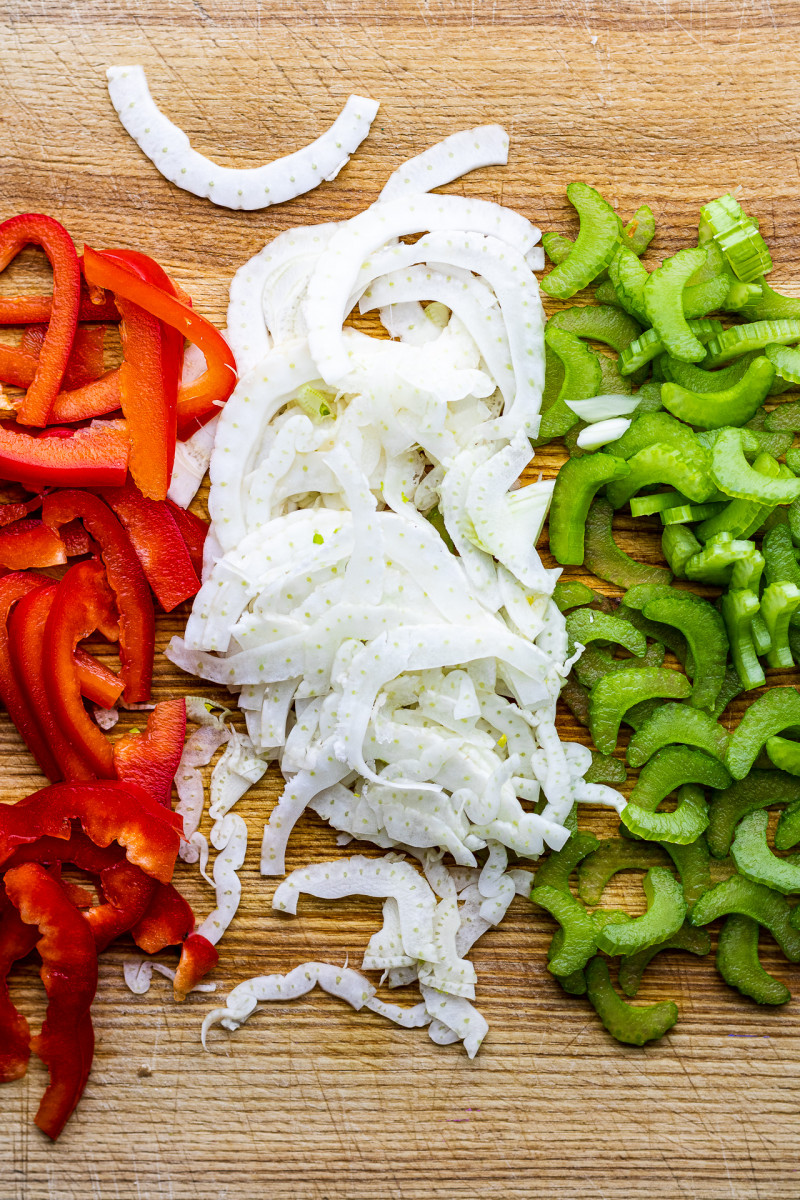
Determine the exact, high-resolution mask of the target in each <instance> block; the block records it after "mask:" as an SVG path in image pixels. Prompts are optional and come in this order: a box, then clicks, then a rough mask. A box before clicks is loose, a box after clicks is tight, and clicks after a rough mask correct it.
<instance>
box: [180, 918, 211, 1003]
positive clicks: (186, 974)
mask: <svg viewBox="0 0 800 1200" xmlns="http://www.w3.org/2000/svg"><path fill="white" fill-rule="evenodd" d="M218 962H219V952H218V950H217V947H216V946H213V945H212V944H211V942H210V941H209V940H208V938H206V937H203V935H202V933H190V934H189V936H188V937H187V939H186V941H185V942H184V943H183V946H182V947H181V958H180V962H179V963H178V969H177V971H176V972H175V979H174V980H173V983H172V986H173V988H174V991H175V999H176V1000H185V999H186V996H187V994H188V993H189V992H190V991H191V990H192V988H193V987H194V986H195V985H196V984H198V983H199V982H200V980H201V979H203V977H204V976H206V975H207V974H208V973H209V971H213V969H214V967H215V966H216V965H217V963H218Z"/></svg>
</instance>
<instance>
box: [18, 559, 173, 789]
mask: <svg viewBox="0 0 800 1200" xmlns="http://www.w3.org/2000/svg"><path fill="white" fill-rule="evenodd" d="M0 582H2V581H0ZM185 740H186V701H185V700H184V699H183V697H181V698H180V699H175V700H162V701H161V703H160V704H157V705H156V706H155V708H154V709H153V711H152V712H151V713H150V716H149V717H148V718H147V729H146V730H145V731H144V733H126V734H124V736H123V737H121V738H119V739H118V741H116V742H115V743H114V766H115V768H116V772H117V778H118V779H121V780H122V781H123V782H124V783H135V784H137V785H138V786H139V787H140V788H142V789H143V790H144V791H145V792H148V793H149V795H151V796H152V797H153V799H154V800H157V801H158V803H159V804H163V805H164V806H165V807H166V808H170V807H171V802H172V781H173V780H174V778H175V772H176V771H177V769H178V763H179V762H180V760H181V755H182V754H183V743H184V741H185Z"/></svg>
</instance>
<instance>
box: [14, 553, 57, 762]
mask: <svg viewBox="0 0 800 1200" xmlns="http://www.w3.org/2000/svg"><path fill="white" fill-rule="evenodd" d="M46 586H47V587H49V588H51V589H53V588H54V586H55V585H54V583H53V582H52V581H51V580H50V579H49V578H48V576H47V575H37V574H36V573H35V572H33V571H15V572H13V573H12V574H9V575H4V576H3V578H2V579H0V700H2V702H3V704H4V705H5V708H6V711H7V712H8V715H9V716H10V717H11V720H12V721H13V722H14V724H15V726H16V727H17V729H18V731H19V733H20V735H21V736H22V739H23V741H24V742H25V744H26V746H28V748H29V749H30V751H31V753H32V754H33V756H34V758H35V759H36V761H37V763H38V764H39V766H40V767H41V768H42V770H43V771H44V773H45V775H47V777H48V779H59V778H60V777H61V770H60V768H59V766H58V763H57V762H56V760H55V757H54V755H53V752H52V750H51V749H50V746H49V745H48V742H47V740H46V738H45V737H44V736H43V735H42V732H41V730H40V728H39V723H38V720H37V718H36V714H35V711H34V709H33V707H32V705H31V704H30V703H29V702H28V699H27V696H26V694H25V691H24V689H23V688H22V687H21V686H20V682H19V679H18V677H17V675H16V673H15V671H14V668H13V666H12V662H11V654H10V651H9V643H8V619H9V616H10V614H11V609H12V607H13V605H14V604H16V602H17V600H21V599H22V598H23V596H27V595H29V594H30V593H31V592H35V591H37V590H38V589H39V588H41V587H46Z"/></svg>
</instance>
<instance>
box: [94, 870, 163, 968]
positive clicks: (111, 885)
mask: <svg viewBox="0 0 800 1200" xmlns="http://www.w3.org/2000/svg"><path fill="white" fill-rule="evenodd" d="M158 886H159V885H158V884H157V883H156V881H155V880H154V879H151V878H150V876H149V875H145V873H144V871H142V870H141V869H140V868H139V867H136V866H134V865H133V863H129V862H128V861H127V860H126V859H122V861H121V862H118V863H114V865H113V866H110V867H106V868H105V870H104V871H103V872H102V874H101V875H100V890H101V892H102V895H103V901H102V903H101V904H97V905H95V906H94V908H91V909H90V910H89V911H88V912H87V913H85V914H84V918H85V920H86V922H87V923H88V925H89V928H90V929H91V931H92V936H93V938H94V944H95V947H96V949H97V952H98V954H99V953H100V951H101V950H105V948H106V946H108V945H110V943H111V942H113V940H114V938H115V937H119V936H120V934H122V933H127V932H128V930H129V929H131V928H132V927H133V926H134V925H135V924H136V922H137V921H138V920H140V918H141V917H142V916H143V915H144V913H145V912H146V910H147V906H148V905H149V903H150V901H151V899H152V897H153V893H154V891H155V890H156V888H157V887H158Z"/></svg>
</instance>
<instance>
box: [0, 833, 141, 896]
mask: <svg viewBox="0 0 800 1200" xmlns="http://www.w3.org/2000/svg"><path fill="white" fill-rule="evenodd" d="M124 860H125V851H124V850H123V849H122V847H121V846H118V845H117V843H116V842H112V843H111V845H110V846H95V844H94V842H93V841H92V839H91V838H90V837H87V836H86V834H85V833H83V831H82V830H80V829H73V831H72V832H71V834H70V835H69V837H68V838H57V837H40V838H37V840H36V841H35V842H28V843H27V845H23V846H18V847H17V848H16V850H15V851H14V852H13V854H11V855H10V857H9V858H7V859H6V861H5V863H4V864H3V869H4V870H8V869H9V868H10V867H18V866H19V865H20V863H26V862H38V863H45V864H47V863H72V865H73V866H75V867H77V868H78V869H79V870H81V871H87V872H88V873H89V874H90V875H100V874H102V872H103V871H105V870H106V868H107V867H113V866H114V865H115V864H116V863H119V862H124ZM161 886H162V885H161V884H158V887H161Z"/></svg>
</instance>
